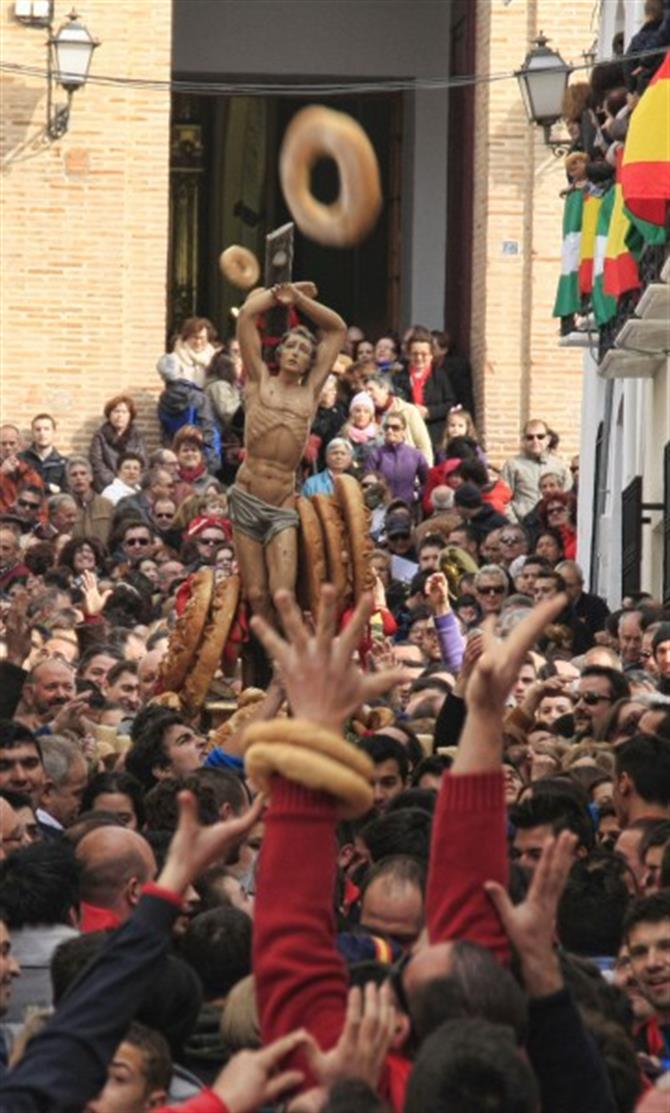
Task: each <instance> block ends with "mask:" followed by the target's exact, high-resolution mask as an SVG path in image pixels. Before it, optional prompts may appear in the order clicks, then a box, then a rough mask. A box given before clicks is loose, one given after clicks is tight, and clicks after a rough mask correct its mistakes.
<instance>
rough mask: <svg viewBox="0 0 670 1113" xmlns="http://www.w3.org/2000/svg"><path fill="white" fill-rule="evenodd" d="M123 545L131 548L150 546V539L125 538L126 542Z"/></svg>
mask: <svg viewBox="0 0 670 1113" xmlns="http://www.w3.org/2000/svg"><path fill="white" fill-rule="evenodd" d="M125 544H126V545H130V546H131V547H132V546H134V545H150V544H151V538H149V537H127V538H126V540H125Z"/></svg>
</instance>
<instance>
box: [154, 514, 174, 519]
mask: <svg viewBox="0 0 670 1113" xmlns="http://www.w3.org/2000/svg"><path fill="white" fill-rule="evenodd" d="M154 518H174V514H170V513H165V514H154Z"/></svg>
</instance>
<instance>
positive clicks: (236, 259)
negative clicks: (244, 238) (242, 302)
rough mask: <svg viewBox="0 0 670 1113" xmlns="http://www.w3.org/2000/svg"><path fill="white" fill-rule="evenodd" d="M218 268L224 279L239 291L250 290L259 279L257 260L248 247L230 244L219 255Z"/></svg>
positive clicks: (259, 271)
mask: <svg viewBox="0 0 670 1113" xmlns="http://www.w3.org/2000/svg"><path fill="white" fill-rule="evenodd" d="M219 266H220V268H221V271H222V273H223V275H224V277H225V278H227V279H228V281H229V282H232V284H233V286H238V287H239V288H240V290H250V289H251V287H252V286H255V285H256V283H257V282H258V279H259V277H260V273H261V268H260V264H259V262H258V259H257V258H256V256H255V255H254V253H253V252H252V251H249V248H248V247H240V246H239V245H238V244H231V246H230V247H227V248H226V250H225V251H222V252H221V254H220V255H219Z"/></svg>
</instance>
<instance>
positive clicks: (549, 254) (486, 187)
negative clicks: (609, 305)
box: [471, 0, 594, 462]
mask: <svg viewBox="0 0 670 1113" xmlns="http://www.w3.org/2000/svg"><path fill="white" fill-rule="evenodd" d="M593 10H594V5H593V3H592V0H563V2H562V3H561V4H556V2H555V0H514V2H513V3H511V4H509V6H504V5H503V4H502V2H500V0H477V19H478V26H477V73H478V74H479V75H484V74H486V73H494V74H495V73H505V72H509V71H510V70H513V69H516V68H518V66H519V65H520V64H521V62H522V61H523V59H524V57H525V55H526V53H527V51H528V49H529V44H530V42H531V40H532V39H533V38H534V37H535V36H536V35H537V34H538V32H539V31H540V30H542V31H544V33H545V34H546V35H548V36H549V37H550V39H551V43H550V45H551V47H552V48H553V49H554V50H558V51H559V52H560V54H561V55H562V57H563V58H564V59H565V61H566V62H570V61H572V62H576V63H578V62H581V61H582V59H581V52H582V51H583V50H585V49H587V47H588V46H589V45H590V44H591V43H592V41H593V37H594V29H593V26H592V22H591V21H592V16H593ZM582 79H583V78H582ZM475 103H476V109H475V111H476V121H477V126H476V147H475V181H474V183H473V188H474V194H475V197H474V204H475V226H474V243H473V251H474V257H473V320H472V343H471V352H472V357H473V362H474V367H475V373H476V377H477V389H478V391H479V397H480V399H483V406H482V407H481V408H482V410H483V413H484V432H485V436H486V443H487V447H488V449H489V453H490V455H491V457H492V459H493V460H494V461H495V462H499V461H500V460H502V459H504V458H505V457H506V456H508V455H509V454H510V453H511V452H514V451H516V450H517V447H518V435H519V429H520V427H521V425H522V424H523V422H524V421H525V420H526V419H527V418H528V417H542V418H544V419H546V420H547V421H548V422H549V423H550V425H551V426H552V427H553V428H555V429H556V431H557V432H558V433H559V434H560V437H561V447H560V451H561V452H562V453H563V454H564V455H568V454H571V453H573V452H576V451H577V450H578V447H579V433H580V430H579V415H580V404H581V367H582V352H581V350H579V349H561V348H559V347H558V333H559V322H558V321H557V320H555V319H553V318H552V317H551V311H552V309H553V302H554V296H555V292H556V284H557V281H558V275H559V272H560V250H561V222H562V213H563V200H562V199H561V198H560V197H559V193H560V191H561V189H563V188H564V186H565V174H564V170H563V160H562V159H559V158H555V157H554V156H553V154H552V153H551V151H550V149H549V148H548V147H547V146H546V145H545V143H544V139H543V134H542V131H541V129H539V128H535V127H531V126H530V125H529V124H528V123H527V120H526V114H525V109H524V107H523V104H522V101H521V95H520V92H519V88H518V84H517V82H516V80H511V81H510V80H505V81H497V82H492V83H489V84H481V85H479V86H478V88H477V93H476V102H475ZM505 241H509V246H510V247H511V248H512V250H513V249H514V247H515V246H517V245H518V253H517V254H503V244H504V242H505Z"/></svg>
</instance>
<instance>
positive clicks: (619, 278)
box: [603, 151, 642, 298]
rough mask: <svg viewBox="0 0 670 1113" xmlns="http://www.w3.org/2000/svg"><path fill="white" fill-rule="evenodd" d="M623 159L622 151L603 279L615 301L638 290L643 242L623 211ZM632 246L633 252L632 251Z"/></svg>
mask: <svg viewBox="0 0 670 1113" xmlns="http://www.w3.org/2000/svg"><path fill="white" fill-rule="evenodd" d="M622 157H623V151H619V153H618V156H617V163H616V180H615V183H614V203H613V205H612V215H611V217H610V227H609V234H608V236H607V248H606V250H605V266H604V276H603V288H604V290H605V293H606V294H609V295H610V296H611V297H613V298H620V297H621V295H622V294H625V293H626V291H627V290H636V289H637V288H638V286H639V285H640V272H639V270H638V266H637V260H638V259H639V257H640V251H641V248H642V241H641V239H640V235H639V233H638V232H637V231H636V230H635V229H634V228H633V227H632V225H631V222H630V218H629V217H628V216H627V215H626V212H625V209H624V204H623V190H622V188H621V160H622ZM631 247H632V249H633V250H631ZM633 252H635V254H634V253H633Z"/></svg>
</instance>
